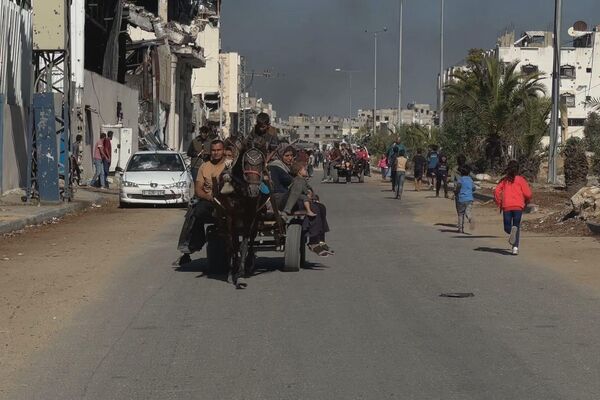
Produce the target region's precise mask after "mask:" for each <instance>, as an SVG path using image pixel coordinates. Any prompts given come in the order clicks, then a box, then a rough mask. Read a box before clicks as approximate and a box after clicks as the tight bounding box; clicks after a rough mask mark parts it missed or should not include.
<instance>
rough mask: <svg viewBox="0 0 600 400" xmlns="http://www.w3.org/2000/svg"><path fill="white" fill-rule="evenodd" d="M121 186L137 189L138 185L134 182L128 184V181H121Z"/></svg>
mask: <svg viewBox="0 0 600 400" xmlns="http://www.w3.org/2000/svg"><path fill="white" fill-rule="evenodd" d="M121 185H122V186H123V187H138V184H137V183H135V182H129V181H122V182H121Z"/></svg>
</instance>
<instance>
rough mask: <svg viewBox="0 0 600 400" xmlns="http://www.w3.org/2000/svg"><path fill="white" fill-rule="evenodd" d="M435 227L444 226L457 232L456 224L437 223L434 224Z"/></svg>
mask: <svg viewBox="0 0 600 400" xmlns="http://www.w3.org/2000/svg"><path fill="white" fill-rule="evenodd" d="M433 226H443V227H446V228H455V229H454V231H455V232H456V224H441V223H437V224H434V225H433Z"/></svg>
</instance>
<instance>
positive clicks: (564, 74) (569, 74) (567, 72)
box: [560, 65, 575, 79]
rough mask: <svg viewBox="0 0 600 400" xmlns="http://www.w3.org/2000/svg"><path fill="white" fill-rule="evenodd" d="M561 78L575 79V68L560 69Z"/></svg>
mask: <svg viewBox="0 0 600 400" xmlns="http://www.w3.org/2000/svg"><path fill="white" fill-rule="evenodd" d="M560 76H561V78H568V79H574V78H575V67H574V66H572V65H563V66H562V67H560Z"/></svg>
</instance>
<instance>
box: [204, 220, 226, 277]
mask: <svg viewBox="0 0 600 400" xmlns="http://www.w3.org/2000/svg"><path fill="white" fill-rule="evenodd" d="M206 239H207V240H206V242H207V243H206V258H207V259H208V270H209V271H210V273H211V274H215V275H227V274H228V273H229V260H228V259H227V249H226V248H225V243H224V241H223V240H221V238H219V235H218V234H217V229H216V227H214V226H209V227H208V229H207V230H206Z"/></svg>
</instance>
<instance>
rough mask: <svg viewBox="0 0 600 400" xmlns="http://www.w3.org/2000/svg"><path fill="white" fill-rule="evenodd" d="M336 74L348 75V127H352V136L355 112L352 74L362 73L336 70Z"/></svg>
mask: <svg viewBox="0 0 600 400" xmlns="http://www.w3.org/2000/svg"><path fill="white" fill-rule="evenodd" d="M335 72H343V73H345V74H347V75H348V125H349V126H350V134H351V133H352V112H353V110H352V74H353V73H355V72H361V71H354V70H348V69H342V68H336V69H335Z"/></svg>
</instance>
